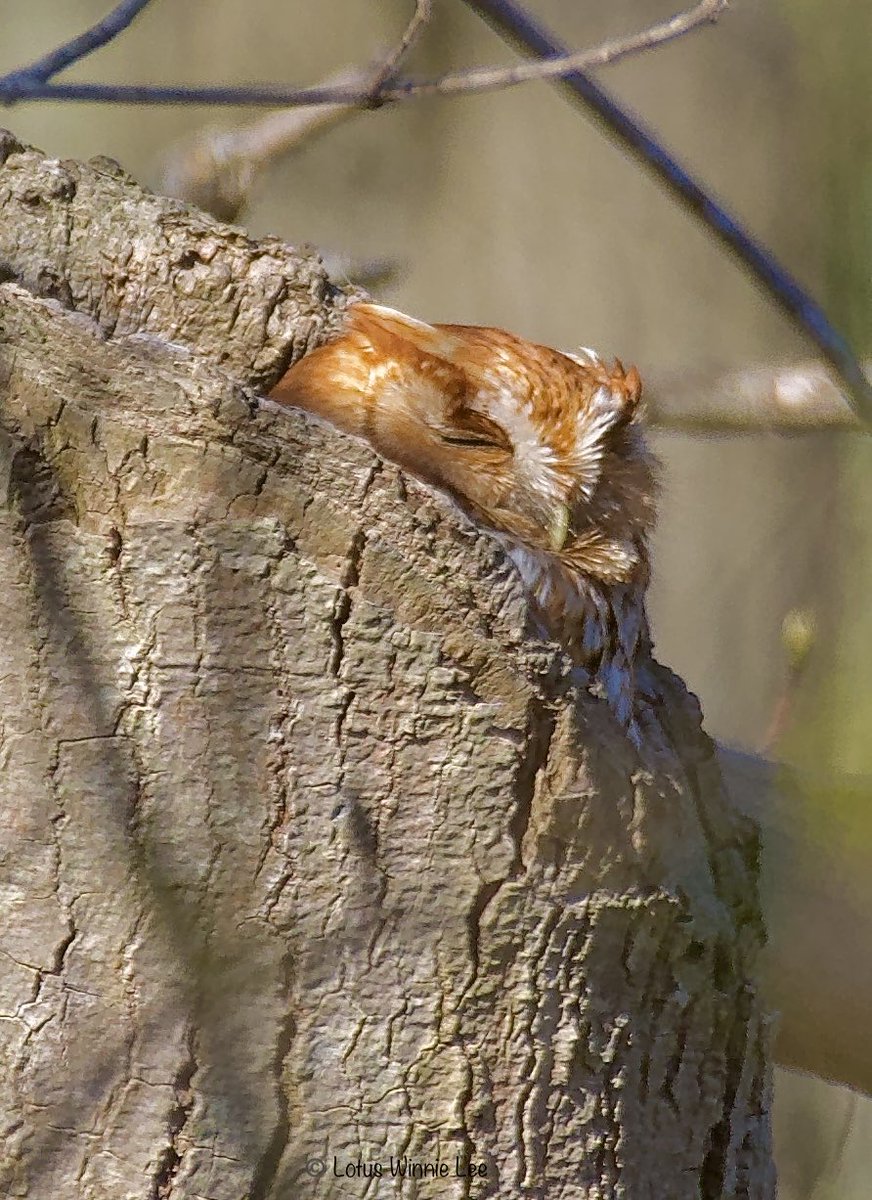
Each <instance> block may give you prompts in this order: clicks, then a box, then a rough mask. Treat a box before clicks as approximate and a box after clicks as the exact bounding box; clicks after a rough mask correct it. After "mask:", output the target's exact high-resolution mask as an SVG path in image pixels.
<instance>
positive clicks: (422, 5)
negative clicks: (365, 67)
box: [369, 0, 433, 104]
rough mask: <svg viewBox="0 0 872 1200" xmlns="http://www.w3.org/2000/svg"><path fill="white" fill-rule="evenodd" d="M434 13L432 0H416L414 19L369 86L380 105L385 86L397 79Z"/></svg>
mask: <svg viewBox="0 0 872 1200" xmlns="http://www.w3.org/2000/svg"><path fill="white" fill-rule="evenodd" d="M432 13H433V4H432V0H415V11H414V12H413V13H412V18H411V20H410V21H409V24H408V25H407V26H406V28H405V30H404V32H403V36H402V38H401V39H400V41H399V42H398V43H397V45H396V46H395V47H394V49H393V50H392V51H391V53H390V54H388V55H387V57H386V58H385V60H384V62H383V63H382V64H381V65H380V66H379V68H378V69H377V70H376V72H375V74H374V75H373V77H372V79H371V80H370V84H369V86H370V88H371V90H372V96H373V99H374V101H375V102H377V103H379V104H381V103H383V101H382V99H381V92H382V89H383V88H384V86H385V84H387V83H389V82H391V81H392V80H393V79H394V78H395V77H396V74H397V71H398V70H399V69H400V67H401V66H402V64H403V62H404V61H405V60H406V58H407V57H408V56H409V54H410V52H411V50H412V47H413V46H414V45H415V43H416V42H417V41H418V38H419V37H420V36H421V34H422V33H423V32H424V29H425V28H426V26H427V24H428V23H429V21H430V17H431V16H432Z"/></svg>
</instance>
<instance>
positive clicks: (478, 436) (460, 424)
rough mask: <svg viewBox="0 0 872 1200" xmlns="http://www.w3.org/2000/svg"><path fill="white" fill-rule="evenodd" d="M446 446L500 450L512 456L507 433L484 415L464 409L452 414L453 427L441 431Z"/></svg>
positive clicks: (440, 434) (440, 435)
mask: <svg viewBox="0 0 872 1200" xmlns="http://www.w3.org/2000/svg"><path fill="white" fill-rule="evenodd" d="M439 437H440V438H441V439H442V441H443V442H444V443H445V444H446V446H462V447H464V448H466V449H469V450H500V451H502V452H503V453H507V454H511V451H512V445H511V442H510V441H509V438H508V436H507V434H506V431H505V430H504V429H503V427H502V426H501V425H498V424H497V423H496V421H492V420H491V418H490V417H488V416H485V414H484V413H480V412H476V411H475V410H474V409H469V408H464V409H461V410H460V411H458V412H454V413H452V414H451V426H450V428H445V427H444V426H443V428H442V429H440V430H439Z"/></svg>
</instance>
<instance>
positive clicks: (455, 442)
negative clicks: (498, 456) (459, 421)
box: [439, 433, 505, 450]
mask: <svg viewBox="0 0 872 1200" xmlns="http://www.w3.org/2000/svg"><path fill="white" fill-rule="evenodd" d="M439 436H440V437H441V438H442V441H443V442H444V443H445V445H446V446H469V447H471V448H472V449H475V450H504V449H505V447H504V446H501V445H500V444H499V443H498V442H495V441H494V440H493V438H488V437H484V436H482V434H480V433H443V434H440V435H439Z"/></svg>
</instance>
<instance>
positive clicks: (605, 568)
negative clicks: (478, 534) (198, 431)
mask: <svg viewBox="0 0 872 1200" xmlns="http://www.w3.org/2000/svg"><path fill="white" fill-rule="evenodd" d="M641 390H642V389H641V382H640V379H639V375H638V372H637V371H636V369H635V367H631V368H630V369H629V370H627V371H625V370H624V368H623V366H622V365H621V363H620V362H618V361H615V362H614V363H612V364H611V365H607V364H606V363H605V362H604V361H603V360H602V359H601V358H600V357H599V355H597V354H595V353H594V352H593V351H592V350H585V349H582V350H579V351H578V352H577V353H574V354H566V353H561V352H560V351H558V350H551V349H549V348H548V347H546V346H539V345H535V344H534V343H532V342H528V341H525V340H524V339H523V338H520V337H516V336H515V335H514V334H511V333H507V332H506V331H505V330H502V329H490V328H483V327H479V326H472V325H428V324H426V323H424V322H423V321H419V320H415V319H414V318H412V317H409V316H406V315H405V314H403V313H401V312H397V311H395V310H394V309H390V308H384V307H382V306H381V305H378V304H370V303H364V302H359V303H356V304H354V305H352V306H351V307H350V308H349V310H348V316H347V322H346V325H345V328H344V330H343V332H342V333H341V335H340V336H339V337H337V338H336V339H335V340H333V341H331V342H329V343H327V344H326V345H323V346H321V347H319V348H318V349H316V350H313V351H312V352H311V353H309V354H307V355H305V356H304V357H303V358H302V359H300V360H299V361H298V362H297V363H295V364H294V366H292V367H291V368H290V370H289V371H288V372H287V373H286V374H285V375H284V377H283V378H282V379H281V380H280V382H279V383H278V385H277V386H276V387H275V389H274V390H273V392H272V393H271V396H270V398H271V399H272V400H274V401H278V402H279V403H281V404H286V405H290V406H293V407H294V408H302V409H305V410H307V411H309V412H311V413H314V414H316V415H317V416H319V417H321V418H323V419H324V420H326V421H328V422H329V423H330V424H332V425H334V426H336V427H337V428H338V429H341V430H344V431H345V432H346V433H350V434H353V435H354V436H356V437H359V438H363V439H364V440H365V441H367V442H368V443H369V445H370V446H371V447H372V448H373V450H375V451H376V453H377V454H379V455H381V456H382V457H384V458H386V459H389V460H390V461H391V462H393V463H396V464H397V465H398V466H400V467H401V468H403V470H405V471H408V472H409V473H410V474H411V475H414V476H416V477H417V478H418V479H420V480H422V481H423V482H424V483H426V484H429V485H431V486H432V487H434V488H437V489H438V490H439V491H440V492H442V493H444V494H446V495H448V496H449V497H450V498H451V499H452V500H453V501H454V502H455V503H456V504H457V505H458V506H459V507H460V508H461V509H462V511H463V512H464V513H465V514H466V515H467V517H469V518H470V519H471V520H472V521H473V522H474V523H475V524H476V525H477V526H479V527H480V528H481V529H483V530H485V531H487V533H489V534H490V535H491V536H492V537H494V538H496V539H497V540H498V541H499V542H500V543H501V544H502V545H503V547H504V548H505V551H506V553H507V554H508V556H509V558H510V559H511V561H512V562H513V563H514V565H515V567H516V568H517V570H518V572H519V574H520V576H521V579H522V580H523V584H524V587H525V589H526V591H527V594H528V597H529V602H530V608H531V612H532V614H533V616H534V619H535V620H536V621H537V622H538V624H539V625H540V627H541V631H542V632H543V634H544V635H545V636H547V637H549V638H551V639H553V640H556V641H558V642H560V643H561V644H562V645H563V647H564V648H565V649H566V651H567V652H568V653H569V654H570V655H571V657H572V659H573V660H574V662H575V663H576V664H577V665H578V666H579V667H581V668H583V669H584V671H585V672H586V677H587V680H588V682H589V683H592V684H594V685H596V686H598V688H599V690H600V692H601V693H602V694H603V695H604V697H605V699H606V700H607V701H608V703H609V705H610V706H611V708H612V710H613V712H614V713H615V715H616V716H617V718H618V720H619V721H620V723H621V724H622V725H623V726H624V728H625V729H626V730H627V732H628V733H629V735H630V737H631V739H632V740H633V741H634V742H636V743H637V744H638V741H639V738H640V733H639V725H638V723H637V720H636V703H637V678H636V673H637V666H638V664H639V662H640V659H641V658H642V657H643V656H646V655H648V654H649V652H650V639H649V634H648V626H647V620H646V616H645V603H644V597H645V589H646V586H647V584H648V578H649V555H648V537H649V533H650V530H651V527H652V524H653V521H654V510H655V504H654V497H655V470H654V461H653V458H652V455H651V454H650V452H649V450H648V448H647V446H646V443H645V438H644V434H643V431H642V427H641V422H640V412H639V409H640V399H641Z"/></svg>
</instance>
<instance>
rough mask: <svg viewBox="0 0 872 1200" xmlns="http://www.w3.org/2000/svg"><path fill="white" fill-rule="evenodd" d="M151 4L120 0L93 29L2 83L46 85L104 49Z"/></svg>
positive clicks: (142, 0) (149, 0)
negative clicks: (58, 74)
mask: <svg viewBox="0 0 872 1200" xmlns="http://www.w3.org/2000/svg"><path fill="white" fill-rule="evenodd" d="M150 3H151V0H122V2H121V3H120V4H119V5H117V7H115V8H114V9H113V10H112V12H111V13H109V14H108V15H107V16H105V17H104V18H103V19H102V21H98V22H97V23H96V25H92V26H91V28H90V29H86V30H85V32H84V33H80V34H78V35H77V36H76V37H74V38H71V39H70V41H68V42H64V44H63V45H62V46H58V48H57V50H52V51H51V53H49V54H46V55H44V56H43V57H42V58H38V59H37V60H36V62H32V63H31V64H30V66H29V67H22V68H21V69H20V70H18V71H15V72H14V73H13V74H12V75H7V76H6V79H5V80H3V82H4V83H5V82H6V81H7V80H10V81H14V80H17V81H18V83H19V84H20V85H22V86H24V87H27V85H28V83H29V82H32V83H34V84H44V83H46V82H47V81H48V80H49V79H51V77H52V76H53V75H57V73H58V72H59V71H63V70H64V69H65V68H66V67H70V66H72V65H73V63H76V62H78V61H79V60H80V59H82V58H85V57H86V56H87V55H89V54H93V52H94V51H95V50H99V49H100V47H101V46H105V45H106V43H107V42H111V41H112V39H113V38H116V37H117V36H118V34H119V33H122V32H123V31H124V30H125V29H126V28H127V27H128V25H130V24H131V23H132V22H133V21H134V20H135V19H136V17H138V16H139V14H140V13H141V12H142V10H143V9H144V8H145V7H146V6H147V5H149V4H150Z"/></svg>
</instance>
